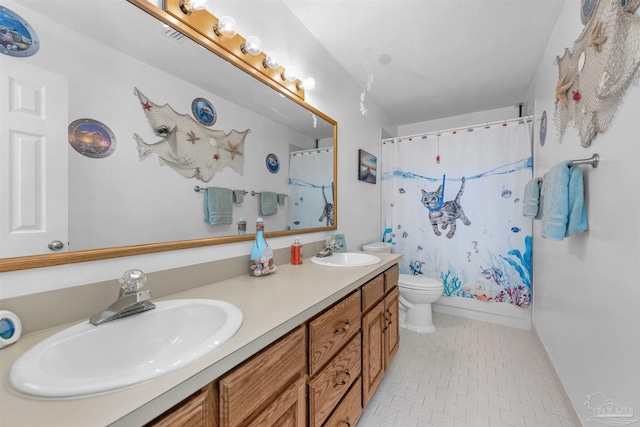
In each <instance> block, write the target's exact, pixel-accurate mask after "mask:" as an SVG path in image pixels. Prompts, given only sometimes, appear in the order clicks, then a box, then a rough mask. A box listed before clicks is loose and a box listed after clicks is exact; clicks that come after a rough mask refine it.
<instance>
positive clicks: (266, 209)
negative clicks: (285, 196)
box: [260, 191, 278, 216]
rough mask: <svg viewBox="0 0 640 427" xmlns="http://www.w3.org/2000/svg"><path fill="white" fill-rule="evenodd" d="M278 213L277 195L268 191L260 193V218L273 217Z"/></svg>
mask: <svg viewBox="0 0 640 427" xmlns="http://www.w3.org/2000/svg"><path fill="white" fill-rule="evenodd" d="M277 213H278V195H277V194H276V193H271V192H269V191H262V192H261V193H260V214H261V215H262V216H268V215H275V214H277Z"/></svg>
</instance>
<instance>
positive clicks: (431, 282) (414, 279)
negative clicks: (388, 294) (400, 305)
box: [398, 274, 443, 289]
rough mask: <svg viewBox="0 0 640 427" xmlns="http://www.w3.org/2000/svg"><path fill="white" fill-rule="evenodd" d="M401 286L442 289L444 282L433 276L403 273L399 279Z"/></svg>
mask: <svg viewBox="0 0 640 427" xmlns="http://www.w3.org/2000/svg"><path fill="white" fill-rule="evenodd" d="M398 283H399V284H400V286H401V287H404V288H409V289H441V288H442V287H443V286H442V282H441V281H439V280H436V279H432V278H431V277H425V276H414V275H412V274H401V275H400V278H399V280H398Z"/></svg>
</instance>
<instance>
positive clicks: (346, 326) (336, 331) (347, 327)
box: [333, 319, 351, 334]
mask: <svg viewBox="0 0 640 427" xmlns="http://www.w3.org/2000/svg"><path fill="white" fill-rule="evenodd" d="M350 325H351V324H350V323H349V320H348V319H347V320H345V321H344V327H342V328H336V329H334V330H333V333H334V334H340V333H343V332H347V331H348V330H349V326H350Z"/></svg>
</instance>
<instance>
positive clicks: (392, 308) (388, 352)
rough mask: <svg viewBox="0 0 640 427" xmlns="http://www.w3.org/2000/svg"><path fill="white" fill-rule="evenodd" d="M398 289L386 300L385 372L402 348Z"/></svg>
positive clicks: (390, 293)
mask: <svg viewBox="0 0 640 427" xmlns="http://www.w3.org/2000/svg"><path fill="white" fill-rule="evenodd" d="M398 295H399V291H398V287H397V286H396V287H395V288H394V289H393V290H392V291H391V292H389V295H387V296H386V297H385V299H384V315H385V318H386V326H385V328H386V329H385V331H384V350H385V353H384V356H385V357H384V368H385V370H386V369H387V367H388V366H389V364H390V363H391V361H392V360H393V358H394V357H395V355H396V353H397V352H398V348H400V329H399V323H400V322H399V320H398V310H399V306H398Z"/></svg>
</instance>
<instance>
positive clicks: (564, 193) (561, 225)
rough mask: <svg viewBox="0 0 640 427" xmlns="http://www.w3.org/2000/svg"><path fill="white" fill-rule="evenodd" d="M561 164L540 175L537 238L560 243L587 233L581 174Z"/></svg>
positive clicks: (575, 167) (564, 163)
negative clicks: (539, 215)
mask: <svg viewBox="0 0 640 427" xmlns="http://www.w3.org/2000/svg"><path fill="white" fill-rule="evenodd" d="M569 163H570V162H568V161H566V162H562V163H559V164H557V165H556V166H554V167H553V168H551V170H550V171H549V172H547V173H546V174H544V179H543V183H542V194H543V195H544V207H543V215H542V228H541V230H540V235H541V236H542V237H544V238H545V239H550V240H562V239H564V238H565V237H568V236H570V235H572V234H574V233H578V232H581V231H585V230H586V229H587V213H586V210H585V206H584V188H583V184H582V171H581V170H580V168H579V167H577V166H574V167H571V168H569Z"/></svg>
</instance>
